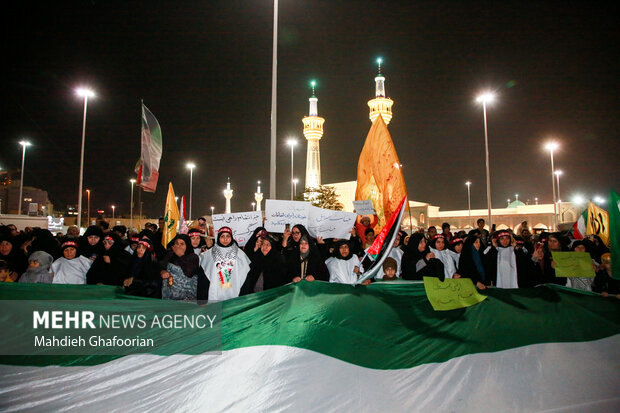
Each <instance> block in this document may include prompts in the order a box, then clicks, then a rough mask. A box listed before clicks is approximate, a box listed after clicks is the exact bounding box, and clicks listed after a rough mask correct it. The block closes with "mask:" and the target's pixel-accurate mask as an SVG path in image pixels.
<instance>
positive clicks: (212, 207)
mask: <svg viewBox="0 0 620 413" xmlns="http://www.w3.org/2000/svg"><path fill="white" fill-rule="evenodd" d="M213 211H215V207H214V206H213V205H211V219H213Z"/></svg>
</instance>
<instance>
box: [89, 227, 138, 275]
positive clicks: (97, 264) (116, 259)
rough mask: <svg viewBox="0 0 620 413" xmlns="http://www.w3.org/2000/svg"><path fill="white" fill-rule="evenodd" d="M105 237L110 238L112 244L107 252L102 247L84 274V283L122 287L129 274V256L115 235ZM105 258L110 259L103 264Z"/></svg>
mask: <svg viewBox="0 0 620 413" xmlns="http://www.w3.org/2000/svg"><path fill="white" fill-rule="evenodd" d="M106 236H110V237H112V238H113V239H114V244H113V245H112V246H111V247H110V249H108V250H106V249H105V247H104V248H103V250H102V251H101V253H100V254H99V255H98V256H97V258H96V259H95V261H94V262H93V265H91V267H90V269H89V270H88V272H87V273H86V283H87V284H104V285H118V286H122V285H123V281H124V280H125V278H127V274H128V272H129V263H130V262H131V254H130V253H128V252H127V251H125V250H124V249H123V244H122V243H121V242H120V237H119V236H118V235H117V234H115V233H109V234H106ZM105 257H109V258H110V263H107V262H105V260H104V259H105Z"/></svg>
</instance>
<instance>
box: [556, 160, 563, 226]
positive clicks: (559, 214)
mask: <svg viewBox="0 0 620 413" xmlns="http://www.w3.org/2000/svg"><path fill="white" fill-rule="evenodd" d="M560 175H562V171H555V178H556V180H557V183H558V216H559V218H560V221H561V220H562V198H561V197H560Z"/></svg>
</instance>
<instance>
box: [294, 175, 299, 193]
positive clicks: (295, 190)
mask: <svg viewBox="0 0 620 413" xmlns="http://www.w3.org/2000/svg"><path fill="white" fill-rule="evenodd" d="M297 182H299V179H297V178H295V179H293V193H294V195H295V196H297Z"/></svg>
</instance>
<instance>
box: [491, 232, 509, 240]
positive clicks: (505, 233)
mask: <svg viewBox="0 0 620 413" xmlns="http://www.w3.org/2000/svg"><path fill="white" fill-rule="evenodd" d="M509 236H510V232H508V231H505V230H502V231H498V232H497V234H496V235H495V237H496V238H498V239H499V238H501V237H509Z"/></svg>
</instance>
